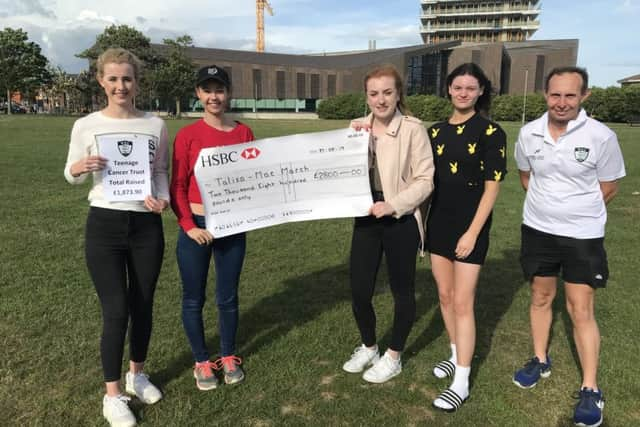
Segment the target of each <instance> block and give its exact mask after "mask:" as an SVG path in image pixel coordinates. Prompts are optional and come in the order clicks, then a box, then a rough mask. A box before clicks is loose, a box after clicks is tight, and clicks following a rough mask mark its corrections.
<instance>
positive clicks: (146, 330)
mask: <svg viewBox="0 0 640 427" xmlns="http://www.w3.org/2000/svg"><path fill="white" fill-rule="evenodd" d="M96 65H97V76H96V77H97V79H98V82H99V83H100V85H101V86H102V87H103V89H104V91H105V94H106V97H107V106H106V107H105V108H104V109H102V110H101V111H98V112H95V113H92V114H89V115H88V116H86V117H83V118H81V119H79V120H77V121H76V122H75V123H74V125H73V130H72V131H71V141H70V143H69V154H68V157H67V163H66V166H65V169H64V175H65V178H66V179H67V181H69V182H70V183H71V184H80V183H82V182H84V181H85V179H86V178H87V176H88V175H91V176H92V178H93V185H92V187H91V190H90V191H89V202H90V205H91V207H90V209H89V215H88V218H87V223H86V242H85V256H86V261H87V267H88V269H89V274H90V276H91V279H92V281H93V284H94V286H95V289H96V292H97V294H98V298H99V300H100V304H101V306H102V318H103V327H102V336H101V340H100V353H101V360H102V368H103V374H104V381H105V386H106V394H105V396H104V399H103V415H104V417H105V418H106V419H107V421H109V423H110V424H111V425H112V426H132V425H135V424H136V418H135V416H134V415H133V413H132V412H131V410H130V409H129V406H128V404H127V402H128V401H129V400H130V398H129V397H126V396H124V395H123V394H122V392H121V388H120V378H121V365H122V358H123V353H124V342H125V337H126V334H127V328H128V325H129V323H130V325H131V326H130V331H129V360H130V362H129V372H127V374H126V387H125V389H126V391H127V393H129V394H132V395H136V396H137V397H138V398H139V399H140V400H141V401H142V402H144V403H147V404H152V403H155V402H157V401H158V400H160V398H161V397H162V394H161V392H160V390H158V388H156V387H155V386H154V385H153V384H151V382H150V381H149V379H148V377H147V376H146V375H145V374H144V373H143V367H144V362H145V359H146V356H147V349H148V347H149V339H150V337H151V324H152V307H153V295H154V291H155V288H156V282H157V280H158V276H159V274H160V267H161V265H162V257H163V254H164V234H163V229H162V219H161V217H160V214H161V213H162V211H164V210H165V209H166V208H167V206H168V205H169V188H168V177H167V162H168V153H167V139H168V138H167V128H166V126H165V124H164V121H163V120H161V119H159V118H157V117H155V116H153V115H151V114H149V113H145V112H142V111H139V110H137V109H136V108H135V106H134V103H133V98H134V96H135V94H136V90H137V87H138V81H139V76H140V60H139V59H138V58H137V57H136V56H135V55H133V54H132V53H131V52H129V51H127V50H125V49H108V50H106V51H105V52H104V53H103V54H102V55H101V56H100V57H99V58H98V61H97V64H96ZM109 147H111V149H109ZM141 150H144V153H141ZM101 153H102V155H101ZM114 153H115V154H114ZM118 153H119V154H118ZM147 153H148V154H147ZM132 154H133V155H132ZM120 155H121V156H122V158H120V157H118V156H120ZM130 155H131V157H129V156H130ZM108 157H110V158H108ZM127 157H128V160H123V159H125V158H127ZM147 158H148V159H149V164H148V168H147V165H146V159H147ZM133 159H136V160H135V161H134V160H133ZM140 159H144V161H142V162H139V160H140ZM140 163H142V164H140ZM123 165H125V166H123ZM134 169H136V170H134ZM145 181H147V182H145Z"/></svg>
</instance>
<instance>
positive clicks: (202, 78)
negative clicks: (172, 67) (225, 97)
mask: <svg viewBox="0 0 640 427" xmlns="http://www.w3.org/2000/svg"><path fill="white" fill-rule="evenodd" d="M207 80H215V81H217V82H219V83H221V84H222V85H223V86H224V87H226V88H227V89H229V88H230V87H231V80H230V79H229V74H227V72H226V71H225V70H224V68H221V67H218V66H217V65H207V66H206V67H202V68H200V69H199V70H198V77H197V79H196V86H202V84H203V83H204V82H206V81H207Z"/></svg>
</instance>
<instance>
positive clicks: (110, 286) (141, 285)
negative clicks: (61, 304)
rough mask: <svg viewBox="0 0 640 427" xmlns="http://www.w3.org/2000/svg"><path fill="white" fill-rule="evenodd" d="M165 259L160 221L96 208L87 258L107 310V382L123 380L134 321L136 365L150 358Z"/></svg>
mask: <svg viewBox="0 0 640 427" xmlns="http://www.w3.org/2000/svg"><path fill="white" fill-rule="evenodd" d="M163 254H164V234H163V231H162V218H161V217H160V215H157V214H154V213H150V212H149V213H147V212H132V211H120V210H113V209H103V208H96V207H91V209H90V211H89V216H88V218H87V226H86V243H85V255H86V259H87V267H88V268H89V274H90V275H91V279H92V280H93V284H94V286H95V288H96V291H97V293H98V298H99V299H100V304H101V305H102V320H103V324H102V337H101V340H100V356H101V359H102V370H103V373H104V380H105V382H111V381H118V380H119V379H120V374H121V366H122V356H123V353H124V339H125V336H126V334H127V325H128V323H129V317H130V318H131V330H130V332H129V357H130V360H131V361H133V362H144V361H145V359H146V358H147V349H148V348H149V339H150V337H151V323H152V316H153V294H154V292H155V289H156V282H157V280H158V275H159V274H160V267H161V265H162V257H163Z"/></svg>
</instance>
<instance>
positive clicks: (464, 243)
mask: <svg viewBox="0 0 640 427" xmlns="http://www.w3.org/2000/svg"><path fill="white" fill-rule="evenodd" d="M477 238H478V236H476V235H474V234H473V233H471V232H469V231H467V232H466V233H464V234H463V235H462V236H461V237H460V239H459V240H458V244H457V245H456V257H458V258H460V259H465V258H467V257H468V256H469V255H471V252H473V248H475V246H476V240H477Z"/></svg>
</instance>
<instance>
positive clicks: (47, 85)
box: [0, 25, 195, 114]
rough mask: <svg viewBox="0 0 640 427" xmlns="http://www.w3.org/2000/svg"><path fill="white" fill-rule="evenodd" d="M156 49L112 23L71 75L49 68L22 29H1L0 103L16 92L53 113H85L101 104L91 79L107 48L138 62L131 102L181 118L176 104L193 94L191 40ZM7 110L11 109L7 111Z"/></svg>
mask: <svg viewBox="0 0 640 427" xmlns="http://www.w3.org/2000/svg"><path fill="white" fill-rule="evenodd" d="M163 43H164V46H162V48H161V50H159V49H156V48H154V47H153V46H151V41H150V39H149V38H148V37H145V36H144V34H142V33H141V32H140V31H138V30H136V29H135V28H132V27H129V26H127V25H119V26H117V25H112V26H110V27H107V28H106V29H105V30H104V32H102V33H101V34H99V35H98V36H97V37H96V41H95V43H94V44H93V46H91V47H90V48H89V49H86V50H84V51H82V52H79V53H78V54H76V56H77V57H79V58H85V59H87V60H88V61H89V68H88V69H87V70H84V71H82V72H80V73H79V74H77V75H70V74H68V73H67V72H65V71H64V70H62V69H61V68H60V67H53V66H52V65H51V64H50V63H49V61H48V60H47V58H45V57H44V56H43V55H42V53H41V49H40V46H39V45H38V44H36V43H34V42H30V41H28V34H27V33H26V32H25V31H23V30H22V29H12V28H5V29H4V30H2V31H0V70H2V72H1V73H0V91H1V92H0V99H2V98H5V96H6V98H5V99H6V101H7V103H8V102H9V100H10V99H11V94H13V93H16V92H20V93H21V94H22V95H23V97H25V98H27V99H35V98H36V96H37V95H41V96H42V97H43V98H46V99H47V100H48V101H49V102H51V103H52V104H53V105H50V107H51V111H52V112H54V113H55V112H58V113H70V112H89V111H94V110H96V109H97V108H99V107H100V106H101V105H104V103H105V102H106V99H105V96H104V91H103V90H101V88H100V86H99V85H98V82H97V80H96V78H95V76H96V60H97V59H98V57H99V56H100V54H101V53H102V52H104V51H105V50H106V49H108V48H110V47H122V48H125V49H128V50H130V51H131V52H133V53H134V54H135V55H136V56H138V57H139V58H140V60H141V61H142V62H143V64H144V65H143V70H142V75H141V78H140V81H139V82H138V84H139V91H138V95H137V97H136V100H135V102H136V104H137V105H138V106H139V107H140V108H143V109H146V110H156V109H160V108H162V109H163V110H169V111H173V112H175V113H176V114H180V109H181V106H182V105H184V102H185V101H186V100H188V99H189V97H190V96H191V94H192V93H193V82H194V79H195V64H194V63H193V61H192V60H191V58H190V57H189V56H188V55H187V52H186V50H187V48H189V47H193V40H192V38H191V37H190V36H188V35H184V36H181V37H177V38H176V39H164V40H163ZM7 110H8V112H9V113H10V112H11V108H8V109H7Z"/></svg>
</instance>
